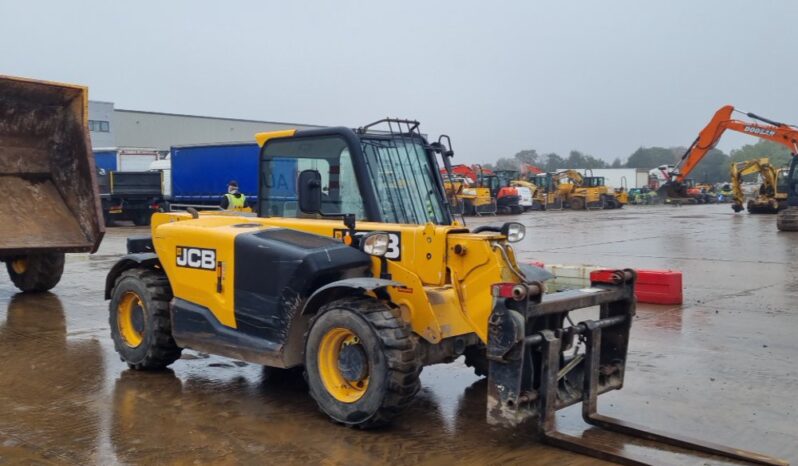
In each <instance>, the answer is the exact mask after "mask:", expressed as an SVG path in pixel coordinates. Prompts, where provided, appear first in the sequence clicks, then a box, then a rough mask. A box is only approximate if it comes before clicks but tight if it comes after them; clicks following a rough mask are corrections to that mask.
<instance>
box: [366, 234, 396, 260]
mask: <svg viewBox="0 0 798 466" xmlns="http://www.w3.org/2000/svg"><path fill="white" fill-rule="evenodd" d="M389 243H390V238H388V234H387V233H380V232H372V233H367V234H366V235H364V236H363V238H362V239H361V240H360V249H362V250H363V252H365V253H366V254H369V255H372V256H377V257H382V256H384V255H385V253H386V252H388V244H389Z"/></svg>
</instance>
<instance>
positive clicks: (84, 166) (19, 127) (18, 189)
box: [0, 76, 105, 291]
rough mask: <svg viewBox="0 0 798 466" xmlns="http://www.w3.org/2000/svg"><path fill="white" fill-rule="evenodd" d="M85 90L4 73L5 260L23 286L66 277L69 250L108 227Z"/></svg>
mask: <svg viewBox="0 0 798 466" xmlns="http://www.w3.org/2000/svg"><path fill="white" fill-rule="evenodd" d="M87 107H88V92H87V90H86V88H85V87H81V86H74V85H70V84H57V83H50V82H44V81H34V80H30V79H23V78H13V77H9V76H0V218H2V219H3V221H2V222H0V262H5V264H6V269H7V271H8V275H9V277H10V278H11V281H12V282H13V283H14V285H15V286H16V287H17V288H19V289H20V290H22V291H46V290H49V289H51V288H53V287H54V286H55V285H56V284H57V283H58V281H59V280H60V279H61V274H62V273H63V270H64V253H67V252H94V251H96V250H97V247H98V246H99V244H100V240H101V239H102V236H103V233H104V230H105V227H104V225H103V223H102V220H101V218H102V210H101V209H100V198H99V195H98V193H97V180H96V175H95V171H94V156H93V154H92V152H91V144H90V142H89V132H88V110H87Z"/></svg>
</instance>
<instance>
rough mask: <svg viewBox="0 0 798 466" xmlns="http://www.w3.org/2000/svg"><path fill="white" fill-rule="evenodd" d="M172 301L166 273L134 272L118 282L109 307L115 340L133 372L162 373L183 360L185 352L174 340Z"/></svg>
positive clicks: (129, 272) (120, 278) (117, 348)
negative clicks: (157, 371)
mask: <svg viewBox="0 0 798 466" xmlns="http://www.w3.org/2000/svg"><path fill="white" fill-rule="evenodd" d="M171 300H172V289H171V287H170V286H169V280H168V279H167V278H166V275H164V273H163V272H160V271H156V270H153V269H143V268H140V269H130V270H125V271H124V272H122V274H121V275H120V276H119V278H118V279H117V280H116V284H115V285H114V289H113V291H112V293H111V303H110V304H109V311H110V317H109V323H110V325H111V339H112V340H113V341H114V348H115V349H116V352H117V353H119V356H120V357H121V358H122V361H124V362H126V363H127V365H128V366H130V368H131V369H137V370H160V369H164V368H166V367H167V366H168V365H170V364H172V363H173V362H175V361H176V360H177V359H178V358H180V353H181V352H182V349H181V348H180V347H178V346H177V344H176V343H175V340H174V338H172V322H171V317H170V314H169V302H170V301H171Z"/></svg>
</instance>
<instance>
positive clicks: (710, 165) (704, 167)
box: [689, 149, 730, 183]
mask: <svg viewBox="0 0 798 466" xmlns="http://www.w3.org/2000/svg"><path fill="white" fill-rule="evenodd" d="M729 164H730V159H729V156H728V155H726V154H725V153H724V152H723V151H721V150H718V149H712V150H710V151H709V152H707V154H706V155H705V156H704V158H703V159H701V161H700V162H698V165H696V166H695V168H694V169H693V172H692V173H691V174H690V175H689V178H693V179H695V180H696V181H697V182H699V183H718V182H720V181H728V180H729Z"/></svg>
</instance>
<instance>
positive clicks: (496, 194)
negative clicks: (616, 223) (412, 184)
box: [441, 165, 630, 215]
mask: <svg viewBox="0 0 798 466" xmlns="http://www.w3.org/2000/svg"><path fill="white" fill-rule="evenodd" d="M441 173H442V175H443V177H444V181H445V184H446V190H447V193H448V195H449V198H450V204H452V205H453V206H454V210H455V212H457V213H458V214H464V215H484V214H496V213H498V214H520V213H523V212H527V211H530V210H561V209H573V210H587V209H619V208H621V207H623V206H624V205H626V204H628V203H629V202H630V197H629V191H628V190H627V189H626V187H625V186H622V187H620V188H617V189H612V188H609V187H608V186H607V185H606V184H605V179H604V177H602V176H592V174H589V175H588V174H585V175H582V174H581V173H579V172H578V171H576V170H561V171H557V172H552V173H534V174H533V173H529V172H527V173H522V172H520V171H517V170H489V169H486V168H482V167H481V166H479V165H474V166H468V165H455V166H453V167H452V173H453V175H452V176H451V177H449V176H448V175H447V174H446V172H445V171H444V170H442V172H441ZM480 206H482V208H480Z"/></svg>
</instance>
